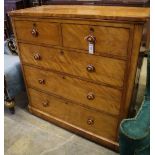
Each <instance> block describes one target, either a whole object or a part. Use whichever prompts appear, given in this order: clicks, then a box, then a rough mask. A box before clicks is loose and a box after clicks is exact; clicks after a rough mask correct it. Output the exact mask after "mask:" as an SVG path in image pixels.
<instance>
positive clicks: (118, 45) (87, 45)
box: [10, 5, 149, 150]
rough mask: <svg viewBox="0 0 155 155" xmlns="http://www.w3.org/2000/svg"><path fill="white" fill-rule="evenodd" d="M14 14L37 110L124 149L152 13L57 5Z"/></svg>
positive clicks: (32, 106)
mask: <svg viewBox="0 0 155 155" xmlns="http://www.w3.org/2000/svg"><path fill="white" fill-rule="evenodd" d="M10 15H11V17H12V24H13V28H14V33H15V36H16V40H17V43H18V49H19V55H20V59H21V63H22V69H23V74H24V78H25V83H26V86H27V92H28V96H29V110H30V112H32V113H33V114H35V115H37V116H39V117H42V118H44V119H46V120H49V121H51V122H53V123H55V124H57V125H59V126H61V127H64V128H66V129H69V130H70V131H73V132H75V133H77V134H80V135H82V136H84V137H86V138H88V139H91V140H93V141H95V142H98V143H100V144H103V145H104V146H107V147H110V148H112V149H115V150H117V149H118V129H119V123H120V121H121V120H122V119H123V118H126V117H127V116H128V111H129V107H130V105H131V98H132V91H133V87H134V80H135V75H136V68H137V60H138V54H139V48H140V43H141V36H142V31H143V25H144V23H145V22H146V21H147V20H148V19H149V9H148V8H128V7H103V6H54V5H53V6H41V7H35V8H29V9H24V10H18V11H12V12H10Z"/></svg>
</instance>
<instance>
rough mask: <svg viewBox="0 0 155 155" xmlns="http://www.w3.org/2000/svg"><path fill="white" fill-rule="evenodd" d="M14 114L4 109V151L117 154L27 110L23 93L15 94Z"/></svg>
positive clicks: (13, 153)
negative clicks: (16, 95)
mask: <svg viewBox="0 0 155 155" xmlns="http://www.w3.org/2000/svg"><path fill="white" fill-rule="evenodd" d="M141 75H142V76H141V78H140V83H141V85H140V87H139V90H140V91H139V92H138V96H139V97H138V98H137V99H138V102H141V100H142V98H143V94H144V89H145V80H146V60H144V63H143V69H142V72H141ZM16 102H17V106H16V113H15V115H11V114H10V113H9V111H8V109H5V113H4V130H5V133H4V134H5V135H4V136H5V137H4V150H5V152H4V153H5V155H118V154H117V153H115V152H113V151H110V150H108V149H106V148H104V147H102V146H100V145H97V144H95V143H93V142H91V141H89V140H86V139H84V138H82V137H79V136H77V135H75V134H73V133H71V132H68V131H66V130H64V129H62V128H59V127H57V126H55V125H53V124H51V123H48V122H46V121H44V120H42V119H40V118H38V117H35V116H33V115H31V114H30V113H29V112H28V111H27V108H26V107H27V99H26V97H25V94H24V93H22V94H20V95H19V96H18V97H17V98H16Z"/></svg>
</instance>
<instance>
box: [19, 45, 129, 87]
mask: <svg viewBox="0 0 155 155" xmlns="http://www.w3.org/2000/svg"><path fill="white" fill-rule="evenodd" d="M19 49H20V52H21V57H22V60H23V63H27V64H32V65H37V66H40V67H44V68H47V69H53V70H56V71H60V72H64V73H68V74H71V75H75V76H79V77H83V78H87V79H90V80H94V81H97V82H103V83H105V84H109V85H112V86H116V87H123V82H124V72H125V66H126V62H125V61H123V60H118V59H112V58H107V57H101V56H94V55H88V54H84V53H77V52H74V51H63V50H59V49H54V48H47V47H42V46H35V45H29V44H19Z"/></svg>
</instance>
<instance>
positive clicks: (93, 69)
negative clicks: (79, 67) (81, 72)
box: [87, 64, 95, 72]
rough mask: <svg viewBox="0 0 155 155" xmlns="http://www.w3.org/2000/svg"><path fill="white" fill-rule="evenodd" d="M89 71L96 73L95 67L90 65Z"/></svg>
mask: <svg viewBox="0 0 155 155" xmlns="http://www.w3.org/2000/svg"><path fill="white" fill-rule="evenodd" d="M87 71H88V72H94V71H95V67H94V66H93V65H91V64H89V65H88V66H87Z"/></svg>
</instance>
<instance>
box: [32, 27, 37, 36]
mask: <svg viewBox="0 0 155 155" xmlns="http://www.w3.org/2000/svg"><path fill="white" fill-rule="evenodd" d="M31 34H32V36H33V37H37V36H38V32H37V30H36V29H35V28H33V29H32V31H31Z"/></svg>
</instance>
